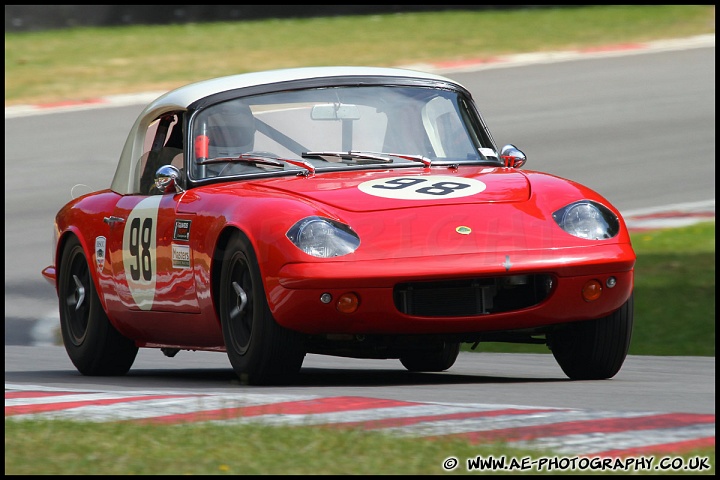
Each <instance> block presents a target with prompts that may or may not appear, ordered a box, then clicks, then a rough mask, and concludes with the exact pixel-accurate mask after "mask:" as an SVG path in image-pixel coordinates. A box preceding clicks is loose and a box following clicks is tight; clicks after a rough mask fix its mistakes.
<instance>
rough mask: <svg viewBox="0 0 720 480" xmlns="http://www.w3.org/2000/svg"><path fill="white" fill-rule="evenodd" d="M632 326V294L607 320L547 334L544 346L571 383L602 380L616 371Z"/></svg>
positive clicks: (626, 349) (594, 321)
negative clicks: (548, 349) (546, 341)
mask: <svg viewBox="0 0 720 480" xmlns="http://www.w3.org/2000/svg"><path fill="white" fill-rule="evenodd" d="M632 327H633V295H632V294H631V295H630V298H629V299H628V301H627V302H625V304H623V306H622V307H620V308H619V309H618V310H616V311H615V312H613V313H611V314H610V315H608V316H607V317H603V318H599V319H597V320H590V321H584V322H578V323H575V324H571V325H569V326H568V327H567V328H566V329H564V330H562V331H558V332H555V333H552V334H548V345H549V346H550V350H552V353H553V356H554V357H555V360H556V361H557V363H558V365H560V368H562V370H563V372H565V374H566V375H567V376H568V377H569V378H571V379H572V380H602V379H607V378H612V377H614V376H615V374H617V372H618V371H620V367H622V364H623V362H624V361H625V357H626V356H627V352H628V349H629V348H630V338H631V336H632Z"/></svg>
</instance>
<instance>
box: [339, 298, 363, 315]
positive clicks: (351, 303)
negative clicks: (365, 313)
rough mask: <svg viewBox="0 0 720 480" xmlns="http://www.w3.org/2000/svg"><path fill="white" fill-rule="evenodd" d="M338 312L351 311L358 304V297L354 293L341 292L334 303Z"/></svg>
mask: <svg viewBox="0 0 720 480" xmlns="http://www.w3.org/2000/svg"><path fill="white" fill-rule="evenodd" d="M335 305H336V308H337V309H338V312H342V313H353V312H355V311H356V310H357V309H358V306H360V299H359V298H358V296H357V295H355V294H354V293H343V294H342V295H340V297H338V300H337V303H336V304H335Z"/></svg>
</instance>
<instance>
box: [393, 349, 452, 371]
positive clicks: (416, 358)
mask: <svg viewBox="0 0 720 480" xmlns="http://www.w3.org/2000/svg"><path fill="white" fill-rule="evenodd" d="M459 354H460V343H457V342H452V343H449V342H443V343H442V345H441V346H440V347H439V348H437V349H435V350H429V351H428V350H420V351H416V352H412V353H406V354H405V355H402V356H401V357H400V363H402V364H403V366H404V367H405V368H407V369H408V370H409V371H411V372H442V371H444V370H447V369H448V368H450V367H452V366H453V364H454V363H455V360H457V357H458V355H459Z"/></svg>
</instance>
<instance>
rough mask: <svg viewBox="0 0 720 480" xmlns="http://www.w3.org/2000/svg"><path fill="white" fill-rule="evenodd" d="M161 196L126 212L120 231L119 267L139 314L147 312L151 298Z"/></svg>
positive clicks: (144, 201)
mask: <svg viewBox="0 0 720 480" xmlns="http://www.w3.org/2000/svg"><path fill="white" fill-rule="evenodd" d="M161 199H162V197H161V196H156V197H148V198H146V199H144V200H142V201H141V202H140V203H138V204H137V206H135V208H133V209H132V211H131V212H130V216H129V217H128V219H127V220H126V221H125V230H124V231H123V249H122V256H123V266H124V267H125V278H126V280H127V283H128V287H129V288H130V294H131V295H132V297H133V300H135V303H136V304H137V306H138V307H139V308H140V310H150V309H151V308H152V305H153V299H154V298H155V281H156V278H157V276H156V274H155V272H156V268H157V254H156V241H155V239H156V237H157V235H156V233H157V216H158V208H159V206H160V200H161Z"/></svg>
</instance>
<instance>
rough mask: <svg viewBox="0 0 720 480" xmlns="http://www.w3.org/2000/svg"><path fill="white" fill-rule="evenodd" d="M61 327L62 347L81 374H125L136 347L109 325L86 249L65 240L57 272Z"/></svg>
mask: <svg viewBox="0 0 720 480" xmlns="http://www.w3.org/2000/svg"><path fill="white" fill-rule="evenodd" d="M58 298H59V302H60V329H61V332H62V338H63V343H64V345H65V350H66V351H67V353H68V356H69V357H70V360H71V361H72V363H73V365H75V368H77V369H78V371H79V372H80V373H82V374H83V375H107V376H110V375H124V374H126V373H127V372H128V370H130V367H131V366H132V364H133V362H134V361H135V357H136V356H137V352H138V347H136V346H135V342H133V341H132V340H130V339H128V338H126V337H124V336H123V335H121V334H120V332H118V331H117V330H116V329H115V327H113V326H112V324H111V323H110V320H109V319H108V317H107V314H106V313H105V310H103V307H102V305H101V304H100V299H99V298H98V295H97V292H96V291H95V284H94V283H93V280H92V276H91V275H90V269H89V267H88V261H87V258H86V257H85V252H84V251H83V248H82V246H81V245H80V242H79V241H78V239H77V238H75V237H73V238H71V239H69V240H68V242H67V244H66V245H65V248H64V249H63V254H62V257H61V259H60V272H59V276H58Z"/></svg>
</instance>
